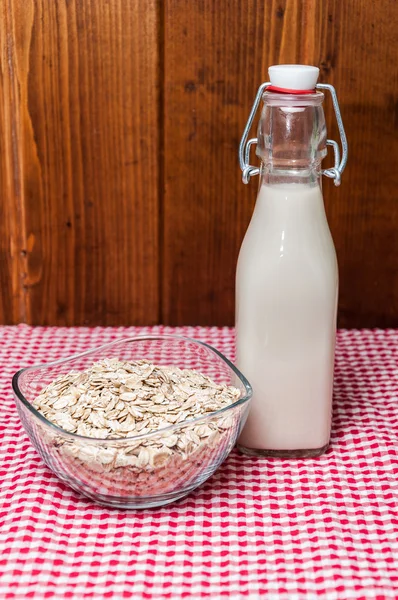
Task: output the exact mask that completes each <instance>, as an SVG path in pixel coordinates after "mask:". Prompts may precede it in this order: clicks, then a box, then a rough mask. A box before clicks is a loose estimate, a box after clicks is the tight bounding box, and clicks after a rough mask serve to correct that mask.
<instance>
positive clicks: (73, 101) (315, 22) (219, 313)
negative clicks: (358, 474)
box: [0, 0, 398, 327]
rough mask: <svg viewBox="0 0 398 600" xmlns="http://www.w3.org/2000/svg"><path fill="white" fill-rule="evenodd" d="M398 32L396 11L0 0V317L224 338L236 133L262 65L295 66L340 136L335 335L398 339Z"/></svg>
mask: <svg viewBox="0 0 398 600" xmlns="http://www.w3.org/2000/svg"><path fill="white" fill-rule="evenodd" d="M397 26H398V14H397V11H396V2H395V0H385V2H383V7H382V9H381V8H380V6H379V4H378V3H376V2H371V1H368V2H363V1H362V0H346V1H345V2H339V1H338V0H319V1H318V0H283V1H280V2H278V1H276V0H270V1H269V2H260V0H247V1H246V2H229V1H228V0H192V2H189V3H187V2H184V1H183V0H146V1H145V2H138V0H137V1H132V2H125V1H123V0H104V1H102V2H97V1H96V0H57V2H46V1H45V0H3V2H2V3H1V4H0V37H1V39H0V44H1V57H0V67H1V71H0V77H1V81H0V84H1V89H0V192H1V199H0V284H1V286H0V322H1V323H18V322H28V323H33V324H51V325H75V324H76V325H82V324H89V325H95V324H109V325H118V324H134V323H136V324H146V323H148V324H150V323H155V322H159V321H161V322H164V323H168V324H173V325H176V324H207V325H215V324H218V325H225V324H232V323H233V319H234V276H235V265H236V259H237V255H238V251H239V247H240V244H241V241H242V239H243V236H244V233H245V230H246V228H247V225H248V222H249V219H250V216H251V213H252V210H253V206H254V201H255V196H256V186H257V182H256V180H255V179H254V180H253V181H252V182H251V183H250V185H249V186H244V185H243V184H242V183H241V173H240V170H239V167H238V162H237V148H238V143H239V139H240V136H241V133H242V130H243V127H244V124H245V122H246V119H247V116H248V113H249V110H250V107H251V104H252V101H253V98H254V95H255V92H256V90H257V87H258V85H259V84H260V83H261V82H262V81H264V80H266V79H267V68H268V66H269V65H270V64H275V63H282V62H304V63H309V64H315V65H319V66H320V68H321V80H322V81H328V82H330V83H332V84H333V85H335V87H336V89H337V91H338V95H339V100H340V105H341V109H342V113H343V118H344V122H345V125H346V129H347V135H348V139H349V147H350V156H349V163H348V167H347V170H346V172H345V173H344V176H343V183H342V186H341V187H340V188H335V187H334V186H333V184H332V183H331V182H330V181H329V180H325V182H324V192H325V204H326V209H327V213H328V217H329V221H330V226H331V229H332V233H333V236H334V239H335V244H336V248H337V253H338V257H339V265H340V282H341V286H340V313H339V314H340V325H343V326H348V327H366V326H367V327H373V326H379V327H387V326H398V235H397V229H398V203H397V202H396V195H397V193H396V190H397V189H398V170H397V169H396V168H395V164H396V162H397V158H398V136H397V135H396V124H397V119H398V111H397V106H398V90H397V85H398V83H397V82H398V61H397V60H396V29H397ZM325 110H326V116H327V123H328V130H329V137H333V138H334V139H337V135H338V133H337V130H336V124H335V120H334V115H333V111H332V107H331V102H330V99H327V100H326V103H325ZM254 160H255V158H254V156H253V161H254Z"/></svg>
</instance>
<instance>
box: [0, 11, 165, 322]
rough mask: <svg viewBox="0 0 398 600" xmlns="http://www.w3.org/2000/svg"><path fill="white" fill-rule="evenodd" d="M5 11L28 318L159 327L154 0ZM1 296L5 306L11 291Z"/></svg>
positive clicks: (8, 125)
mask: <svg viewBox="0 0 398 600" xmlns="http://www.w3.org/2000/svg"><path fill="white" fill-rule="evenodd" d="M3 11H4V12H5V13H6V14H7V19H8V20H7V28H8V29H7V31H6V37H7V39H8V40H10V41H9V43H8V52H9V54H10V59H9V60H10V61H11V62H10V65H12V68H11V66H9V68H8V71H7V70H5V71H3V75H4V77H5V79H6V80H8V82H9V83H8V85H9V86H11V87H12V86H13V89H14V92H15V94H16V98H15V102H14V105H15V106H16V107H17V112H16V113H13V111H12V110H11V109H10V108H9V109H8V112H6V113H4V112H3V115H2V116H3V119H2V124H3V126H4V128H5V130H6V131H8V132H10V131H12V135H15V136H16V143H17V146H18V151H17V154H18V161H19V162H18V161H16V160H15V158H14V159H13V160H14V164H13V165H12V166H11V167H10V166H8V167H7V168H5V170H6V172H8V173H9V172H10V170H11V171H12V170H17V171H19V176H20V191H19V192H16V191H15V190H13V189H12V188H10V185H9V184H8V187H9V192H10V195H11V196H12V201H13V202H14V203H15V202H18V203H19V204H20V205H21V207H22V208H21V212H22V213H23V219H22V221H21V223H20V225H21V228H22V231H23V244H22V245H21V243H22V242H21V240H17V239H16V240H14V241H13V244H14V245H15V246H19V247H18V251H19V252H20V253H22V255H23V256H24V263H23V264H22V265H20V269H21V272H20V279H21V281H22V283H23V288H22V292H20V294H22V296H23V297H24V298H25V304H24V307H25V308H24V311H22V312H20V316H22V317H23V318H24V320H26V321H27V322H29V323H33V324H51V325H55V324H56V325H80V324H89V325H94V324H108V325H118V324H133V323H137V324H138V323H154V322H156V321H157V320H158V315H159V285H158V284H159V251H158V237H159V222H158V213H159V211H158V152H159V140H158V114H159V107H158V94H159V85H158V84H159V76H158V74H159V73H158V59H159V56H158V37H159V19H158V15H159V10H158V3H157V0H148V1H147V2H145V3H138V2H128V3H126V2H123V0H108V1H107V2H96V1H95V0H59V1H57V2H50V3H48V2H45V1H44V0H36V1H33V0H7V3H6V6H5V8H4V9H3ZM2 45H3V44H2ZM3 54H4V50H3ZM4 64H5V62H4V60H3V65H4ZM6 66H7V65H6ZM5 101H6V103H7V102H8V106H9V107H10V106H11V103H10V100H9V98H6V99H5ZM10 135H11V134H10V133H8V136H7V139H8V145H9V146H10V144H11V142H10ZM9 177H10V176H9ZM2 297H3V306H5V303H7V302H8V300H7V298H8V297H9V291H4V292H3V293H2ZM2 320H3V322H4V321H7V322H16V321H17V320H18V319H17V314H16V312H15V310H14V312H13V314H12V315H11V312H10V308H9V307H8V308H6V309H5V308H3V310H2Z"/></svg>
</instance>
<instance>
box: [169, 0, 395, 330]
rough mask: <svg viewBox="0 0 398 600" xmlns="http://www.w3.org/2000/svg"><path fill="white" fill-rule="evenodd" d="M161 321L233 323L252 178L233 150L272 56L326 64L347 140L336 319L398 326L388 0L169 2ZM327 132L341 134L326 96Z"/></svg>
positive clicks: (337, 192)
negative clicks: (247, 180)
mask: <svg viewBox="0 0 398 600" xmlns="http://www.w3.org/2000/svg"><path fill="white" fill-rule="evenodd" d="M165 4H166V9H165V51H164V81H165V91H164V96H165V98H164V100H165V102H164V114H165V121H164V123H165V140H166V143H165V156H164V173H165V184H164V187H165V196H164V237H163V239H164V243H163V263H164V270H163V312H162V316H163V320H164V321H165V322H166V323H170V324H180V323H199V324H220V325H223V324H232V323H233V318H234V272H235V264H236V259H237V255H238V251H239V247H240V244H241V241H242V238H243V235H244V232H245V230H246V227H247V225H248V222H249V219H250V216H251V213H252V209H253V205H254V200H255V195H256V185H257V183H256V182H255V181H253V182H252V183H251V184H250V185H249V186H247V187H245V186H243V185H242V183H241V181H240V171H239V168H238V164H237V148H238V143H239V138H240V135H241V132H242V131H243V128H244V124H245V122H246V120H247V116H248V113H249V110H250V107H251V104H252V101H253V98H254V95H255V92H256V90H257V87H258V85H259V84H260V83H261V82H262V81H265V80H266V79H267V67H268V66H269V65H271V64H275V63H289V62H302V63H307V64H315V65H319V66H320V68H321V80H322V81H328V82H330V83H332V84H333V85H335V87H336V89H337V90H338V95H339V99H340V104H341V109H342V113H343V117H344V122H345V124H346V128H347V134H348V139H349V144H350V159H349V166H348V168H347V170H346V172H345V174H344V179H343V184H342V186H341V188H339V189H337V188H334V186H333V185H332V184H331V182H330V181H326V182H325V185H324V191H325V203H326V207H327V212H328V216H329V220H330V225H331V229H332V232H333V235H334V239H335V243H336V248H337V252H338V256H339V264H340V279H341V293H340V325H343V326H350V327H357V326H358V327H364V326H370V327H372V326H396V325H398V310H397V305H398V278H397V261H398V258H397V257H398V252H397V250H398V247H397V234H396V232H397V226H398V213H397V210H398V205H397V202H396V189H397V185H398V181H397V170H396V169H395V168H394V166H393V165H394V161H396V158H397V143H398V142H397V137H396V136H395V137H394V136H393V135H392V128H393V126H394V125H395V124H396V108H397V100H398V95H397V61H396V50H395V44H394V37H395V32H396V27H397V21H398V17H397V12H396V4H395V3H394V1H393V0H388V1H386V2H385V3H383V10H382V11H381V10H380V7H378V5H377V3H374V2H362V1H361V0H348V1H347V2H344V3H341V2H337V0H335V1H332V0H330V1H328V0H322V1H321V2H316V1H315V0H314V1H312V0H311V1H299V0H286V1H284V2H274V1H273V2H266V3H264V2H259V1H256V0H250V1H248V2H242V3H238V2H236V3H230V2H228V1H227V0H219V1H218V2H215V1H214V0H196V1H195V2H192V3H190V5H189V10H187V9H186V3H185V2H183V1H182V0H166V2H165ZM326 114H327V121H328V129H329V135H330V137H334V138H335V139H337V138H336V136H337V131H336V126H335V122H334V117H333V113H332V110H331V102H330V100H329V99H327V101H326Z"/></svg>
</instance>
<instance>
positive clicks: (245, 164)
mask: <svg viewBox="0 0 398 600" xmlns="http://www.w3.org/2000/svg"><path fill="white" fill-rule="evenodd" d="M270 85H271V83H270V82H269V81H268V82H266V83H262V84H261V85H260V87H259V88H258V91H257V94H256V97H255V99H254V102H253V106H252V109H251V111H250V114H249V118H248V120H247V123H246V127H245V129H244V131H243V135H242V138H241V140H240V144H239V165H240V168H241V169H242V181H243V183H249V180H250V177H251V176H252V175H258V174H259V173H260V169H259V167H254V166H252V165H250V164H249V161H250V148H251V146H252V145H253V144H257V141H258V140H257V138H251V139H250V140H247V138H248V135H249V131H250V129H251V126H252V124H253V120H254V117H255V115H256V112H257V109H258V106H259V104H260V101H261V98H262V96H263V93H264V92H265V90H266V89H267V87H269V86H270ZM316 89H317V90H328V91H329V92H330V94H331V96H332V102H333V108H334V112H335V115H336V121H337V125H338V128H339V133H340V141H341V148H342V157H341V160H340V148H339V145H338V143H337V142H336V141H335V140H326V145H327V146H332V148H333V152H334V167H332V168H331V169H324V170H323V171H322V174H323V175H326V177H330V178H331V179H334V185H340V183H341V175H342V173H343V171H344V169H345V167H346V164H347V159H348V144H347V136H346V134H345V131H344V125H343V120H342V118H341V112H340V106H339V103H338V100H337V94H336V90H335V89H334V87H333V86H332V85H330V84H329V83H318V84H317V86H316Z"/></svg>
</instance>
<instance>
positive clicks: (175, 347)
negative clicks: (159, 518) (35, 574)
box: [12, 335, 252, 508]
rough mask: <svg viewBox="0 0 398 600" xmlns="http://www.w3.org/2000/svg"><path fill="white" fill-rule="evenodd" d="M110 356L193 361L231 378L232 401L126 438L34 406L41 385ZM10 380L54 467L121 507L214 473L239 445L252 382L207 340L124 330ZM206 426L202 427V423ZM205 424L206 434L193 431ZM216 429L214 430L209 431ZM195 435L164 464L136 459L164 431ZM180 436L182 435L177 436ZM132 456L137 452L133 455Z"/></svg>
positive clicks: (178, 490)
mask: <svg viewBox="0 0 398 600" xmlns="http://www.w3.org/2000/svg"><path fill="white" fill-rule="evenodd" d="M105 358H119V359H121V360H140V359H143V358H145V359H148V360H150V361H152V362H153V363H155V364H158V365H165V366H166V365H169V366H171V365H174V366H177V367H179V368H181V369H186V368H189V369H195V370H197V371H200V372H201V373H203V374H204V375H208V376H209V377H211V378H212V379H213V380H214V381H215V382H216V383H223V384H227V385H233V386H235V387H237V388H238V389H239V390H240V393H241V395H240V398H239V399H238V400H237V401H236V402H234V403H233V404H231V405H229V406H227V407H224V408H222V409H220V410H218V411H216V412H213V413H210V414H207V415H206V416H205V417H198V418H195V419H190V420H186V421H183V422H181V423H178V424H175V425H171V426H169V427H166V428H164V429H160V430H158V431H156V432H154V433H150V434H143V435H135V436H133V437H127V438H123V439H120V438H118V439H110V438H107V439H97V438H90V437H85V436H81V435H77V434H73V433H69V432H67V431H64V430H63V429H60V428H59V427H57V426H56V425H54V424H53V423H51V422H50V421H48V420H47V419H46V418H45V417H43V415H41V414H40V413H39V412H38V411H37V410H36V409H35V408H34V407H33V406H32V402H33V401H34V399H35V398H36V396H37V395H38V394H39V392H40V391H41V390H42V389H43V387H45V386H46V385H48V384H49V383H51V382H52V381H53V380H54V379H55V378H56V377H59V376H60V375H63V374H66V373H68V372H69V371H71V370H77V371H81V370H84V369H87V368H89V367H90V366H91V365H92V364H93V363H95V362H97V361H98V360H102V359H105ZM12 386H13V391H14V396H15V402H16V405H17V408H18V412H19V416H20V418H21V421H22V424H23V426H24V428H25V429H26V432H27V434H28V436H29V438H30V440H31V441H32V443H33V445H34V446H35V448H36V449H37V451H38V452H39V454H40V455H41V457H42V458H43V460H44V461H45V463H46V464H47V465H48V466H49V467H50V469H51V470H52V471H53V472H54V473H55V474H56V475H57V476H58V477H59V478H60V479H61V480H62V481H63V482H65V483H66V484H67V485H69V486H70V487H71V488H73V489H74V490H76V491H77V492H80V493H81V494H83V495H84V496H87V497H88V498H90V499H91V500H93V501H95V502H99V503H101V504H105V505H108V506H114V507H119V508H149V507H153V506H161V505H164V504H168V503H169V502H173V501H175V500H178V499H180V498H182V497H183V496H186V495H187V494H189V493H190V492H191V491H192V490H194V489H195V488H196V487H198V486H199V485H201V484H202V483H203V482H204V481H206V479H208V478H209V477H210V476H211V475H212V474H213V473H214V471H215V470H216V469H217V468H218V467H219V466H220V464H221V463H222V462H223V461H224V460H225V458H226V457H227V456H228V454H229V453H230V451H231V450H232V448H233V447H234V445H235V442H236V439H237V437H238V435H239V433H240V431H241V429H242V427H243V425H244V422H245V420H246V417H247V412H248V408H249V401H250V398H251V395H252V390H251V387H250V384H249V383H248V381H247V380H246V379H245V377H244V376H243V375H242V374H241V373H240V372H239V371H238V369H237V368H236V367H235V366H234V365H233V364H232V363H231V362H230V361H229V360H228V359H227V358H226V357H225V356H223V355H222V354H221V352H218V350H216V349H215V348H212V347H211V346H209V345H208V344H205V343H204V342H199V341H196V340H193V339H190V338H185V337H180V336H174V335H148V336H142V337H141V336H140V337H133V338H126V339H121V340H117V341H115V342H111V343H109V344H105V345H103V346H100V347H98V348H94V349H93V350H89V351H87V352H83V353H81V354H77V355H74V356H71V357H69V358H66V359H62V360H58V361H55V362H51V363H47V364H43V365H36V366H33V367H28V368H26V369H21V370H20V371H18V372H17V373H15V375H14V377H13V380H12ZM200 427H202V429H198V428H200ZM195 432H196V433H197V432H199V433H200V434H201V435H202V433H203V432H205V435H207V437H204V438H203V439H202V437H201V438H200V443H198V436H197V435H196V436H195V435H194V434H195ZM209 432H210V433H209ZM171 434H176V435H177V436H181V435H182V434H183V435H184V439H187V438H186V436H188V439H191V434H192V435H193V437H192V445H191V447H190V450H189V453H187V454H185V455H182V454H180V453H178V452H175V453H173V454H172V458H168V460H167V461H166V462H165V463H164V464H160V465H152V466H151V465H150V464H147V465H146V466H145V467H144V468H143V467H140V468H139V467H138V466H137V464H136V463H137V460H136V459H135V456H136V455H137V451H138V452H139V450H137V449H139V448H141V449H142V447H147V446H148V444H150V445H151V447H152V445H153V444H154V445H155V446H154V447H160V446H161V445H162V440H164V439H165V436H170V435H171ZM178 439H180V437H178ZM132 456H133V457H134V458H131V457H132Z"/></svg>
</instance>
